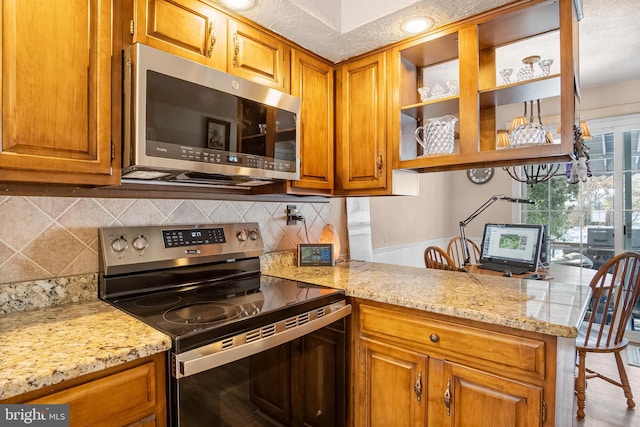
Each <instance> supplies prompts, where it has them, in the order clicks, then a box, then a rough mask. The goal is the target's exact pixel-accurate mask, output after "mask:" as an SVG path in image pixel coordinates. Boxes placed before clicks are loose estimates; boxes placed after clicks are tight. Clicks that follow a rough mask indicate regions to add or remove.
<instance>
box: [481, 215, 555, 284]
mask: <svg viewBox="0 0 640 427" xmlns="http://www.w3.org/2000/svg"><path fill="white" fill-rule="evenodd" d="M542 235H543V226H542V225H535V224H492V223H489V224H485V226H484V234H483V236H482V249H481V251H480V260H479V263H480V265H478V268H483V269H488V270H494V271H502V272H504V271H506V270H508V271H510V272H511V274H523V273H526V272H527V271H534V272H535V271H536V270H537V269H538V260H539V258H540V249H541V247H542Z"/></svg>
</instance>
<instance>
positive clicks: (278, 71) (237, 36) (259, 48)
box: [227, 20, 289, 92]
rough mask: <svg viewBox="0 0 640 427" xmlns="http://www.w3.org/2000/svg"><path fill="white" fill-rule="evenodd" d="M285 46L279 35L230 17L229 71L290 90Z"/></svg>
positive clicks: (267, 84)
mask: <svg viewBox="0 0 640 427" xmlns="http://www.w3.org/2000/svg"><path fill="white" fill-rule="evenodd" d="M286 49H287V47H286V44H285V43H284V42H282V41H280V40H278V39H277V38H275V37H272V36H270V35H268V34H266V33H265V32H263V31H259V30H257V29H255V28H253V27H251V26H249V25H246V24H243V23H242V22H237V21H233V20H229V53H228V63H227V69H228V72H229V73H231V74H235V75H236V76H240V77H244V78H246V79H249V80H253V81H255V82H257V83H261V84H264V85H266V86H270V87H272V88H275V89H278V90H281V91H284V92H289V80H288V78H287V76H288V72H286V70H288V69H289V61H288V54H287V52H286Z"/></svg>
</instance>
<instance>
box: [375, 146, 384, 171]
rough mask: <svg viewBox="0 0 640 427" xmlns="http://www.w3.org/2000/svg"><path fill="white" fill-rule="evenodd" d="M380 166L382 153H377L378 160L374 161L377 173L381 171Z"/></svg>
mask: <svg viewBox="0 0 640 427" xmlns="http://www.w3.org/2000/svg"><path fill="white" fill-rule="evenodd" d="M382 165H383V161H382V151H381V152H379V153H378V160H377V161H376V167H377V168H378V170H379V171H382Z"/></svg>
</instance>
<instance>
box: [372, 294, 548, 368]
mask: <svg viewBox="0 0 640 427" xmlns="http://www.w3.org/2000/svg"><path fill="white" fill-rule="evenodd" d="M360 333H361V334H363V335H367V336H373V337H380V338H384V339H385V340H388V341H393V342H397V343H401V344H402V345H404V346H405V347H409V348H411V349H415V350H417V351H421V352H424V353H426V354H427V355H430V354H434V353H437V355H438V356H439V357H442V358H444V359H448V360H452V361H456V360H457V361H463V362H472V363H473V365H474V366H476V365H483V366H485V367H494V368H496V372H497V373H499V374H506V373H508V372H513V373H515V374H527V375H529V376H531V377H533V378H539V379H544V376H545V342H544V341H542V340H535V339H531V338H526V337H520V336H515V335H508V334H504V333H501V332H495V331H490V330H486V329H481V328H475V327H471V326H466V325H459V324H456V323H452V322H447V321H442V320H435V319H430V318H428V317H426V316H425V317H421V316H415V315H411V314H407V313H402V312H398V311H394V310H388V309H382V308H378V307H372V306H367V305H361V306H360Z"/></svg>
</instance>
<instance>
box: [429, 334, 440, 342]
mask: <svg viewBox="0 0 640 427" xmlns="http://www.w3.org/2000/svg"><path fill="white" fill-rule="evenodd" d="M429 340H430V341H431V342H438V341H440V337H439V336H438V334H431V335H430V336H429Z"/></svg>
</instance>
